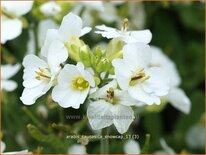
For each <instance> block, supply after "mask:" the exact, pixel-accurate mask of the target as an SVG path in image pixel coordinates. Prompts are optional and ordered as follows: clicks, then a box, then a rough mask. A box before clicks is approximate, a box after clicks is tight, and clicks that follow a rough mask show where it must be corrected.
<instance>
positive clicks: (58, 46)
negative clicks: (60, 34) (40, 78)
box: [47, 40, 68, 73]
mask: <svg viewBox="0 0 206 155" xmlns="http://www.w3.org/2000/svg"><path fill="white" fill-rule="evenodd" d="M67 58H68V52H67V49H66V47H65V46H64V44H63V43H62V42H61V41H59V40H54V41H53V42H52V43H51V45H50V47H49V52H48V54H47V62H48V64H49V67H50V70H51V71H52V72H55V73H57V72H58V71H59V69H60V64H61V63H63V62H65V61H66V60H67Z"/></svg>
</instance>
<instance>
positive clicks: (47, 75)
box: [35, 68, 51, 80]
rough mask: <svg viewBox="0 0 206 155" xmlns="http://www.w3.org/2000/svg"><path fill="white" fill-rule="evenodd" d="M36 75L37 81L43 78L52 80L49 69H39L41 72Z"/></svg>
mask: <svg viewBox="0 0 206 155" xmlns="http://www.w3.org/2000/svg"><path fill="white" fill-rule="evenodd" d="M35 73H36V77H35V78H36V79H37V80H42V78H47V79H50V78H51V77H50V72H49V71H48V70H47V69H43V68H39V71H35Z"/></svg>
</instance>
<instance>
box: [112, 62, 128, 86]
mask: <svg viewBox="0 0 206 155" xmlns="http://www.w3.org/2000/svg"><path fill="white" fill-rule="evenodd" d="M112 65H113V66H114V69H115V75H116V78H117V81H118V84H119V85H120V88H121V89H123V90H127V89H128V87H129V82H130V79H131V76H132V72H131V71H130V68H129V67H128V66H127V65H126V64H125V63H124V61H123V60H122V59H114V60H113V61H112Z"/></svg>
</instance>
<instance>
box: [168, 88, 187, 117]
mask: <svg viewBox="0 0 206 155" xmlns="http://www.w3.org/2000/svg"><path fill="white" fill-rule="evenodd" d="M168 100H169V102H170V103H171V104H172V106H174V107H175V108H177V109H178V110H180V111H182V112H184V113H185V114H189V113H190V110H191V102H190V100H189V98H188V97H187V96H186V94H185V92H184V91H183V90H182V89H180V88H172V89H171V90H170V91H169V94H168Z"/></svg>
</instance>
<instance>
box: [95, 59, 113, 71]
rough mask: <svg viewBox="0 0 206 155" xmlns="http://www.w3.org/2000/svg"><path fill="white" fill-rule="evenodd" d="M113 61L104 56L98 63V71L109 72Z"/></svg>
mask: <svg viewBox="0 0 206 155" xmlns="http://www.w3.org/2000/svg"><path fill="white" fill-rule="evenodd" d="M110 66H111V63H110V61H109V60H108V59H107V58H103V59H101V60H100V62H99V63H98V64H97V67H96V71H97V72H98V73H101V72H107V71H108V70H109V69H110Z"/></svg>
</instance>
